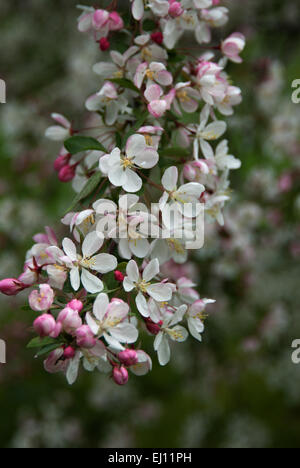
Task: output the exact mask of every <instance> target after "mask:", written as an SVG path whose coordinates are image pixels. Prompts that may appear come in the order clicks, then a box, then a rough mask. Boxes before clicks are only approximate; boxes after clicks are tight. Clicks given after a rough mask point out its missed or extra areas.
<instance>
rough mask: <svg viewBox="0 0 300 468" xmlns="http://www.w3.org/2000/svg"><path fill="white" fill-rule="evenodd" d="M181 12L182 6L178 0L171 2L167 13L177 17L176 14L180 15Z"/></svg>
mask: <svg viewBox="0 0 300 468" xmlns="http://www.w3.org/2000/svg"><path fill="white" fill-rule="evenodd" d="M182 13H183V8H182V6H181V4H180V3H179V2H176V1H175V2H172V3H171V5H170V8H169V15H171V16H172V17H173V18H177V17H178V16H181V15H182Z"/></svg>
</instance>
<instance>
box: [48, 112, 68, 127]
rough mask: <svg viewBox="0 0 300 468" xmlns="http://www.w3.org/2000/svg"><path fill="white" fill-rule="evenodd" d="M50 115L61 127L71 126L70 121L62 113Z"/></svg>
mask: <svg viewBox="0 0 300 468" xmlns="http://www.w3.org/2000/svg"><path fill="white" fill-rule="evenodd" d="M51 117H52V119H53V120H55V122H57V123H59V124H60V125H62V126H63V127H65V128H68V129H69V128H71V123H70V122H69V120H68V119H66V117H64V116H63V115H61V114H55V113H54V114H51Z"/></svg>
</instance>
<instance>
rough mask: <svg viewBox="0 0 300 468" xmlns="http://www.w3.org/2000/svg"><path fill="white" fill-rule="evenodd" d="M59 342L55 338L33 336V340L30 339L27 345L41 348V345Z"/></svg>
mask: <svg viewBox="0 0 300 468" xmlns="http://www.w3.org/2000/svg"><path fill="white" fill-rule="evenodd" d="M54 343H55V344H57V341H55V340H54V338H48V337H47V338H40V337H39V336H38V337H36V338H33V339H32V340H31V341H29V343H28V345H27V346H26V347H27V348H40V347H41V346H48V345H50V344H52V345H53V344H54Z"/></svg>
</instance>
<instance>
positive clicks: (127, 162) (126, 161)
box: [122, 156, 134, 169]
mask: <svg viewBox="0 0 300 468" xmlns="http://www.w3.org/2000/svg"><path fill="white" fill-rule="evenodd" d="M122 166H123V169H127V168H128V167H129V168H130V167H133V166H134V163H133V161H132V159H130V158H128V157H127V156H124V158H123V159H122Z"/></svg>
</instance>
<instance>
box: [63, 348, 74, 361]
mask: <svg viewBox="0 0 300 468" xmlns="http://www.w3.org/2000/svg"><path fill="white" fill-rule="evenodd" d="M74 356H75V349H74V348H72V346H68V347H67V348H66V349H65V350H64V358H66V359H72V358H73V357H74Z"/></svg>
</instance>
